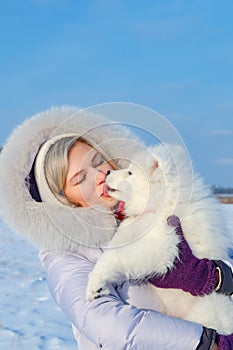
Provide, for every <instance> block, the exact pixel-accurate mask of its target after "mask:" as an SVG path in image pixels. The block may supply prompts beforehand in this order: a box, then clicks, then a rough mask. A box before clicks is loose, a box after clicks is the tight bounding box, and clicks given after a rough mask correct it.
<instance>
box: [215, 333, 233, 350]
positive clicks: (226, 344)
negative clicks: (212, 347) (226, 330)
mask: <svg viewBox="0 0 233 350" xmlns="http://www.w3.org/2000/svg"><path fill="white" fill-rule="evenodd" d="M215 342H216V343H217V345H218V349H219V350H233V334H230V335H219V334H217V336H216V339H215Z"/></svg>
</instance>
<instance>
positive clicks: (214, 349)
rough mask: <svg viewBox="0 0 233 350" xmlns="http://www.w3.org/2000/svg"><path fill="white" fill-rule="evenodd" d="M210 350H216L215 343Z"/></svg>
mask: <svg viewBox="0 0 233 350" xmlns="http://www.w3.org/2000/svg"><path fill="white" fill-rule="evenodd" d="M210 350H218V345H217V344H216V343H214V344H213V345H212V346H211V348H210Z"/></svg>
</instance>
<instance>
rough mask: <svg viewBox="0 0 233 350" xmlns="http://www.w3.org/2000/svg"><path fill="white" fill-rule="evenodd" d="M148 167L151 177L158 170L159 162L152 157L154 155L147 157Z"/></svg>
mask: <svg viewBox="0 0 233 350" xmlns="http://www.w3.org/2000/svg"><path fill="white" fill-rule="evenodd" d="M146 166H147V169H148V170H149V175H150V176H151V175H152V174H153V172H154V171H155V170H156V169H157V168H158V166H159V162H158V161H157V160H156V159H155V158H154V157H153V156H152V154H149V155H147V157H146Z"/></svg>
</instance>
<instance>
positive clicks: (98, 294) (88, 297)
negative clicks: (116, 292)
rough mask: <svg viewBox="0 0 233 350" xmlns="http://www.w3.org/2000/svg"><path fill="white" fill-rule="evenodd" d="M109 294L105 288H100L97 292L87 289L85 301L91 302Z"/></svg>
mask: <svg viewBox="0 0 233 350" xmlns="http://www.w3.org/2000/svg"><path fill="white" fill-rule="evenodd" d="M109 293H110V290H109V289H108V288H107V287H105V288H100V289H98V290H94V289H88V290H87V292H86V300H87V301H92V300H94V299H96V298H99V297H101V296H103V295H107V294H109Z"/></svg>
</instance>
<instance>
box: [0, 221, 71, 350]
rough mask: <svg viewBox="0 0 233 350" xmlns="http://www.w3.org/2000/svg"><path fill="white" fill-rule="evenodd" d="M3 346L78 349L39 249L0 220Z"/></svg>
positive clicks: (12, 348) (31, 349)
mask: <svg viewBox="0 0 233 350" xmlns="http://www.w3.org/2000/svg"><path fill="white" fill-rule="evenodd" d="M0 239H1V245H0V350H39V349H41V350H42V349H46V350H58V349H62V350H75V349H76V350H77V345H76V342H75V340H74V338H73V333H72V329H71V325H70V322H69V320H68V319H67V318H66V316H65V315H64V314H63V313H62V311H61V310H60V309H59V308H58V307H57V306H56V304H55V302H54V300H53V299H52V297H51V295H50V291H49V288H48V286H47V282H46V280H45V274H44V271H43V269H42V267H41V265H40V262H39V258H38V251H37V249H36V248H35V247H34V246H32V245H31V244H30V243H28V242H27V241H25V240H24V239H22V238H21V237H20V236H18V235H16V234H14V233H13V232H11V231H10V230H9V229H8V228H7V227H6V226H5V224H4V223H3V222H2V221H0Z"/></svg>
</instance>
